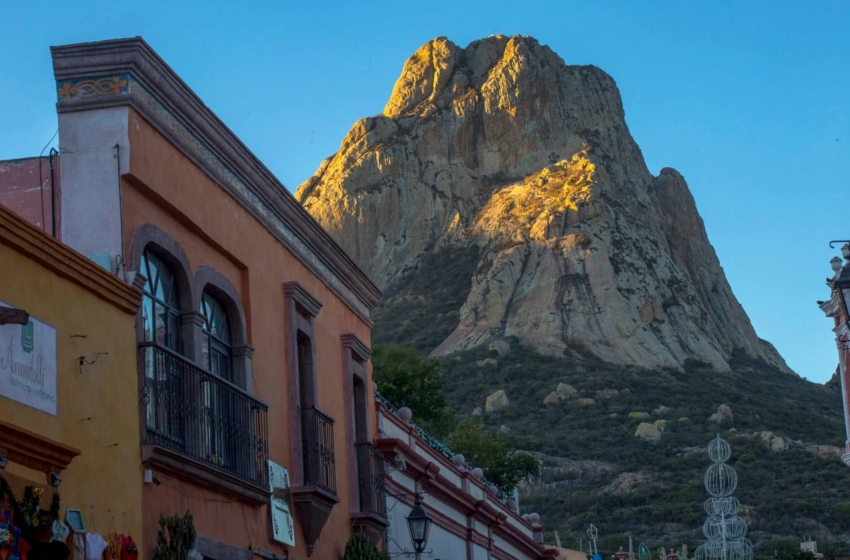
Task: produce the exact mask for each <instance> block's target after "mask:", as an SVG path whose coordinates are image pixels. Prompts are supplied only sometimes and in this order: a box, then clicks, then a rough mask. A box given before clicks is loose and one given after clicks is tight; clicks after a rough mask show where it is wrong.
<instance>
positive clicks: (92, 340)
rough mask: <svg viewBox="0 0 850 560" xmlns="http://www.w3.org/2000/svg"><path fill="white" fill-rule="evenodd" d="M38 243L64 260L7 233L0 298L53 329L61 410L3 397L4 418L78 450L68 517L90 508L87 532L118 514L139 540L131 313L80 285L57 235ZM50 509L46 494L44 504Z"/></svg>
mask: <svg viewBox="0 0 850 560" xmlns="http://www.w3.org/2000/svg"><path fill="white" fill-rule="evenodd" d="M2 218H4V215H3V213H2V212H0V222H3V223H2V225H3V226H4V228H3V229H4V232H5V230H6V227H5V226H8V225H9V223H8V222H6V221H5V220H3V219H2ZM13 225H14V224H13ZM16 227H17V226H16ZM24 231H25V233H27V234H31V233H32V232H28V231H26V230H24ZM34 239H35V242H36V243H37V244H39V245H41V246H42V247H41V248H42V249H45V250H46V251H47V252H48V253H49V254H50V255H51V263H52V264H55V265H57V266H56V267H50V268H48V267H46V266H43V265H42V264H39V263H38V262H36V261H34V260H33V259H32V258H31V256H28V255H26V254H24V253H22V252H20V248H19V249H17V250H16V249H14V248H12V247H11V246H10V244H8V242H7V239H6V238H5V237H4V236H0V263H2V266H0V300H2V301H4V302H6V303H8V304H10V305H12V306H15V307H18V308H21V309H24V310H26V311H27V312H29V313H30V314H31V315H32V316H33V317H35V318H37V319H38V320H39V321H42V322H44V323H47V324H49V325H52V326H53V327H55V328H56V367H57V416H55V417H54V416H51V415H49V414H46V413H44V412H41V411H38V410H35V409H33V408H29V407H27V406H24V405H22V404H19V403H17V402H14V401H11V400H9V399H7V398H4V397H0V421H4V422H8V423H10V424H14V425H15V426H18V427H21V428H24V429H26V430H29V431H30V432H34V433H36V434H37V435H39V436H42V437H44V438H49V439H51V440H54V441H56V442H60V443H62V444H65V445H68V446H71V447H74V448H76V449H78V450H80V455H79V456H77V457H76V458H74V459H73V460H72V461H71V464H70V466H69V467H68V468H67V469H66V470H65V471H64V472H62V473H61V476H62V484H61V486H60V488H59V494H60V497H61V503H62V514H61V515H62V517H63V518H64V515H65V510H66V509H67V508H74V509H80V510H82V511H83V513H84V517H85V521H86V523H87V524H89V523H90V522H89V518H90V512H91V513H92V514H93V515H94V520H95V523H96V527H87V529H89V530H92V529H96V530H97V531H98V532H100V533H101V534H104V535H105V534H106V533H108V532H109V531H110V525H111V524H110V516H114V528H115V530H116V531H117V532H127V531H129V532H130V534H131V535H132V536H133V537H134V538H135V539H136V540H137V541H138V540H139V537H140V536H141V520H142V515H141V513H142V512H141V509H142V508H141V500H142V484H141V474H140V470H139V469H140V456H139V404H138V391H137V380H136V379H137V374H136V345H135V335H134V332H135V331H134V315H133V313H130V312H128V311H126V310H121V309H119V308H118V307H116V306H115V305H113V303H110V302H109V301H105V300H104V299H103V298H101V297H98V295H96V294H95V293H93V291H92V290H91V289H86V288H85V287H83V286H81V285H80V284H79V282H83V283H87V282H89V281H88V279H86V278H85V277H81V276H84V275H81V273H80V272H79V270H69V269H65V268H64V267H63V266H58V265H61V264H62V260H63V259H62V253H63V252H69V250H68V249H66V248H63V247H60V246H59V244H58V243H56V242H55V241H53V240H45V239H43V238H39V237H38V236H35V237H34ZM40 258H43V255H42V256H41V257H40ZM79 258H80V259H83V257H81V256H80V257H79ZM60 274H67V275H69V276H71V277H75V278H76V281H72V280H71V279H69V278H67V277H63V276H60ZM101 274H105V273H101ZM101 280H102V279H101ZM106 280H110V279H109V278H107V279H106ZM114 282H115V283H117V281H114ZM106 286H107V288H104V289H108V286H109V282H106ZM113 287H114V286H113ZM72 335H85V338H80V337H74V338H72ZM96 352H108V354H107V355H103V356H101V357H100V358H99V359H98V360H97V362H96V363H95V364H94V365H86V366H85V368H84V371H83V374H82V375H81V374H80V372H79V365H78V357H79V356H86V357H89V358H91V357H93V356H94V354H95V353H96ZM5 474H10V475H12V476H13V477H15V478H17V479H18V482H19V484H23V483H28V484H33V483H35V484H40V485H45V484H46V483H47V474H46V473H40V472H37V471H34V470H32V469H28V468H24V467H22V466H20V465H17V464H14V463H10V464H9V466H7V468H6V471H4V475H5ZM49 505H50V502H49V499H45V500H44V507H45V508H47V507H49ZM139 545H140V546H141V545H142V543H139Z"/></svg>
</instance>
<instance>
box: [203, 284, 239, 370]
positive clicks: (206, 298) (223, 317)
mask: <svg viewBox="0 0 850 560" xmlns="http://www.w3.org/2000/svg"><path fill="white" fill-rule="evenodd" d="M201 315H203V316H204V326H203V334H202V338H201V366H203V367H204V368H206V369H207V370H209V371H211V372H212V373H213V374H215V375H217V376H219V377H221V378H222V379H226V380H228V381H233V339H232V338H231V335H230V321H229V320H228V319H227V310H226V309H225V308H224V305H222V303H221V301H219V300H218V299H217V298H216V297H215V296H213V295H212V294H210V293H209V292H204V295H203V297H202V298H201Z"/></svg>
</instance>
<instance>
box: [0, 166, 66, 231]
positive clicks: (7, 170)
mask: <svg viewBox="0 0 850 560" xmlns="http://www.w3.org/2000/svg"><path fill="white" fill-rule="evenodd" d="M39 163H40V164H41V175H40V176H39ZM54 168H55V170H56V173H55V181H54V182H55V184H56V186H57V189H56V190H57V193H58V190H59V187H58V185H59V156H57V157H56V159H55V160H54ZM39 180H41V186H39ZM0 204H1V205H3V206H5V207H6V208H9V209H10V210H12V211H13V212H15V213H16V214H18V215H19V216H21V217H22V218H24V219H25V220H27V221H28V222H29V223H31V224H33V225H34V226H36V227H38V228H43V229H44V231H46V232H48V233H50V232H51V228H52V224H53V219H52V211H51V204H52V201H51V189H50V164H49V163H48V159H47V158H46V157H43V158H37V157H34V158H25V159H12V160H6V161H0ZM42 212H43V219H42ZM56 215H57V216H58V215H59V200H58V198H57V200H56ZM57 221H58V220H57ZM42 224H43V225H42ZM57 235H58V232H57Z"/></svg>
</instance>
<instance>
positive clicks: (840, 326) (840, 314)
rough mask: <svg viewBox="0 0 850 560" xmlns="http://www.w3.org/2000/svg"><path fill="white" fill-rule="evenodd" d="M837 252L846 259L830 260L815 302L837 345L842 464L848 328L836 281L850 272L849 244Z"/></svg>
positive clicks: (849, 461) (848, 447)
mask: <svg viewBox="0 0 850 560" xmlns="http://www.w3.org/2000/svg"><path fill="white" fill-rule="evenodd" d="M841 253H842V255H843V256H844V258H845V259H846V260H847V263H846V264H844V266H843V267H842V263H841V259H839V258H838V257H835V258H834V259H832V262H831V263H830V264H831V265H832V272H833V273H834V275H833V277H832V278H831V279H830V278H827V285H828V286H829V287H830V295H829V299H828V300H826V301H819V302H818V305H819V306H820V308H821V310H822V311H823V312H824V314H825V315H826V316H827V317H830V318H831V319H832V320H833V329H832V332H834V333H835V344H836V346H837V349H838V378H839V380H840V381H841V402H842V403H843V405H844V428H845V436H846V443H845V446H844V454H843V455H842V456H841V460H842V461H844V464H846V465H848V466H850V401H848V398H847V393H848V390H850V378H848V376H850V329H848V319H850V317H848V313H847V309H846V308H845V306H844V305H843V304H842V301H841V297H840V294H839V290H838V286H837V284H838V283H839V282H841V283H846V282H847V280H848V276H850V244H848V245H844V246H843V247H842V248H841ZM848 297H850V294H848V293H847V290H845V299H848Z"/></svg>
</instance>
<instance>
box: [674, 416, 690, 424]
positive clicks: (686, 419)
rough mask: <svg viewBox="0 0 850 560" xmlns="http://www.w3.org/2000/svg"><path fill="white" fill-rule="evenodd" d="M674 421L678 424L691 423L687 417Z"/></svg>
mask: <svg viewBox="0 0 850 560" xmlns="http://www.w3.org/2000/svg"><path fill="white" fill-rule="evenodd" d="M676 421H677V422H678V423H679V424H690V423H691V419H690V418H688V417H687V416H682V417H681V418H679V419H678V420H676Z"/></svg>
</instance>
